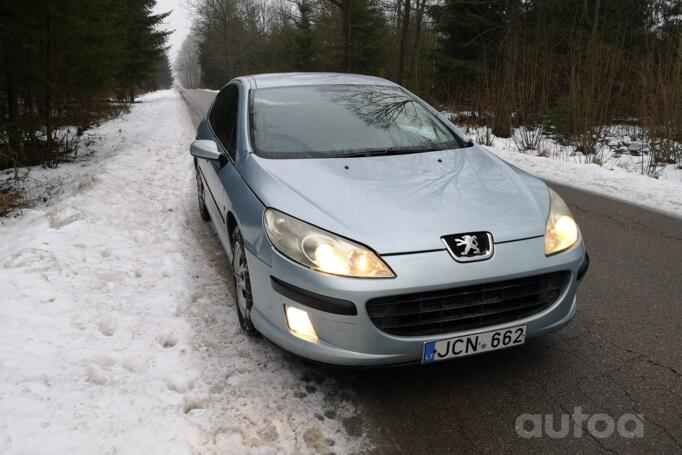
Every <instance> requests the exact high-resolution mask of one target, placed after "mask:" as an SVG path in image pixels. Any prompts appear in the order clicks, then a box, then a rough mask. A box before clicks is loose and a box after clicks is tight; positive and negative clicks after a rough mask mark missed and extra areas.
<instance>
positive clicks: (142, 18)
mask: <svg viewBox="0 0 682 455" xmlns="http://www.w3.org/2000/svg"><path fill="white" fill-rule="evenodd" d="M155 3H156V1H155V0H128V1H127V2H121V3H120V4H119V5H118V18H119V22H118V23H119V24H121V25H122V26H123V30H124V33H125V38H124V46H123V58H122V65H121V68H120V70H119V71H118V74H117V77H116V80H117V85H118V89H119V91H120V93H121V95H123V96H124V97H125V98H126V99H127V100H128V101H130V102H133V101H135V91H136V90H137V89H139V88H142V87H144V86H146V85H148V84H149V83H150V81H151V80H153V78H154V76H155V70H156V64H157V61H158V60H159V58H161V54H162V53H164V52H165V48H164V45H165V43H166V41H167V39H168V35H169V34H170V32H168V31H160V30H158V29H157V26H158V25H159V24H161V22H162V21H163V20H164V19H165V18H166V17H168V15H169V14H170V12H167V13H162V14H152V10H153V8H154V4H155Z"/></svg>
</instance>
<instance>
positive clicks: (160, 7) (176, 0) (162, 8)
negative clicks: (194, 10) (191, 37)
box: [154, 0, 192, 62]
mask: <svg viewBox="0 0 682 455" xmlns="http://www.w3.org/2000/svg"><path fill="white" fill-rule="evenodd" d="M186 5H187V1H186V0H156V7H155V8H154V12H155V13H157V14H158V13H165V12H166V11H170V10H172V11H173V12H172V13H171V15H170V16H168V17H167V18H166V21H165V23H164V28H165V29H167V30H175V31H174V32H173V34H171V36H169V37H168V44H169V45H170V47H171V48H170V51H169V53H168V57H169V58H170V60H171V62H172V61H173V60H175V56H176V55H177V53H178V51H179V50H180V46H182V42H183V41H184V40H185V37H187V35H188V34H189V29H190V27H191V25H192V21H191V19H190V16H189V12H188V11H187V7H186Z"/></svg>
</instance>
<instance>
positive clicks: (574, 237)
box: [545, 188, 578, 256]
mask: <svg viewBox="0 0 682 455" xmlns="http://www.w3.org/2000/svg"><path fill="white" fill-rule="evenodd" d="M577 241H578V225H577V224H576V223H575V220H574V219H573V215H571V211H570V210H569V209H568V206H567V205H566V203H565V202H564V200H563V199H561V197H560V196H559V195H558V194H556V192H555V191H554V190H552V189H551V188H550V189H549V217H547V226H546V228H545V255H547V256H549V255H552V254H556V253H560V252H561V251H564V250H567V249H568V248H570V247H572V246H573V245H575V244H576V242H577Z"/></svg>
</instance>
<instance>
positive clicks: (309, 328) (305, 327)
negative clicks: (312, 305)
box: [284, 305, 319, 343]
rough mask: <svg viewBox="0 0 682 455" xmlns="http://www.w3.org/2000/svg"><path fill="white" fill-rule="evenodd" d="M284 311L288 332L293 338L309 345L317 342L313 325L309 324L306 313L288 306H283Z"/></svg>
mask: <svg viewBox="0 0 682 455" xmlns="http://www.w3.org/2000/svg"><path fill="white" fill-rule="evenodd" d="M284 311H285V313H286V316H287V325H288V326H289V331H290V332H291V334H292V335H293V336H295V337H297V338H300V339H302V340H305V341H308V342H310V343H317V342H318V340H319V339H318V338H317V333H316V332H315V328H314V327H313V323H312V322H310V318H309V317H308V312H307V311H303V310H301V309H299V308H296V307H293V306H289V305H284Z"/></svg>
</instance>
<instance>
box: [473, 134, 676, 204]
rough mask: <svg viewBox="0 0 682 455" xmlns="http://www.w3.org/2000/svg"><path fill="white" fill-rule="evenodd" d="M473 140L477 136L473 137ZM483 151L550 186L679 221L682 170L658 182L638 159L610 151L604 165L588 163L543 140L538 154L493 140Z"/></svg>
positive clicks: (667, 169)
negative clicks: (647, 173) (564, 186)
mask: <svg viewBox="0 0 682 455" xmlns="http://www.w3.org/2000/svg"><path fill="white" fill-rule="evenodd" d="M472 137H476V135H475V134H474V135H472ZM492 142H493V143H492V145H490V146H485V145H483V147H485V148H487V149H488V150H490V151H491V152H492V153H494V154H495V155H497V156H498V157H500V158H502V159H503V160H505V161H507V162H508V163H510V164H512V165H514V166H516V167H518V168H520V169H523V170H524V171H526V172H528V173H530V174H532V175H535V176H537V177H540V178H542V179H545V180H548V181H549V183H550V185H551V183H552V182H555V183H558V184H561V185H567V186H571V187H575V188H578V189H580V190H583V191H588V192H592V193H595V194H598V195H601V196H606V197H610V198H613V199H617V200H620V201H624V202H628V203H630V204H635V205H639V206H642V207H645V208H648V209H650V210H655V211H659V212H663V213H666V214H668V215H673V216H677V217H682V169H679V168H677V167H676V166H675V165H667V166H664V167H663V168H661V169H660V170H659V172H658V178H653V177H649V176H646V175H642V174H641V166H642V164H641V157H640V156H631V155H629V154H617V153H614V152H613V151H612V150H611V149H609V147H606V148H605V150H603V151H602V152H601V158H602V161H603V164H602V165H601V166H600V165H598V164H594V163H590V162H588V160H587V159H585V157H583V156H582V154H579V153H575V152H574V151H573V150H571V148H567V147H562V146H560V145H558V144H556V143H553V142H552V141H550V140H545V141H544V142H543V144H542V145H541V146H540V147H539V148H540V149H542V150H543V151H544V152H545V153H546V154H547V155H548V156H539V155H538V153H537V151H535V150H531V151H526V152H521V151H519V150H518V147H517V146H516V145H515V144H514V142H513V141H512V140H511V139H503V138H498V137H493V141H492Z"/></svg>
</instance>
